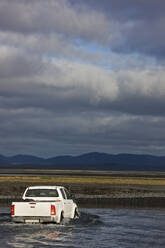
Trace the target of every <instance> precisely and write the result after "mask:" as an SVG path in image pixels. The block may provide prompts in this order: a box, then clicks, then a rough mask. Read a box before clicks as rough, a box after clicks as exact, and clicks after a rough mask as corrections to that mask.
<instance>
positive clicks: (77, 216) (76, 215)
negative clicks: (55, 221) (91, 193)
mask: <svg viewBox="0 0 165 248" xmlns="http://www.w3.org/2000/svg"><path fill="white" fill-rule="evenodd" d="M79 217H80V213H79V211H78V209H77V208H76V209H75V211H74V219H76V218H79Z"/></svg>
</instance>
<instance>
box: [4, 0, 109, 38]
mask: <svg viewBox="0 0 165 248" xmlns="http://www.w3.org/2000/svg"><path fill="white" fill-rule="evenodd" d="M0 10H1V11H0V29H1V30H5V31H7V30H10V31H14V32H22V33H27V34H28V33H30V32H39V33H53V32H55V33H61V34H63V35H67V36H68V35H69V36H70V37H77V38H80V37H85V38H86V39H89V40H90V39H93V38H96V37H98V36H99V37H105V36H106V32H104V31H105V30H106V28H107V26H108V25H109V24H108V22H107V21H106V19H105V17H104V15H103V14H102V13H100V12H97V11H95V10H93V11H91V10H90V11H89V10H88V9H84V8H79V9H75V8H74V6H71V5H70V4H69V1H67V0H56V1H44V0H39V1H28V2H27V1H25V0H24V1H18V0H15V1H14V0H13V1H12V2H11V1H1V3H0Z"/></svg>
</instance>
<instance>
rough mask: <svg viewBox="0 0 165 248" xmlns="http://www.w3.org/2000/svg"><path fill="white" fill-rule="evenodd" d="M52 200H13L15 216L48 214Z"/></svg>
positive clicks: (49, 213)
mask: <svg viewBox="0 0 165 248" xmlns="http://www.w3.org/2000/svg"><path fill="white" fill-rule="evenodd" d="M52 204H53V203H52V202H13V205H15V216H50V215H51V205H52Z"/></svg>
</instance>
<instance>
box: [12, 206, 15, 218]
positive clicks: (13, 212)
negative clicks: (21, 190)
mask: <svg viewBox="0 0 165 248" xmlns="http://www.w3.org/2000/svg"><path fill="white" fill-rule="evenodd" d="M13 215H15V205H11V216H13Z"/></svg>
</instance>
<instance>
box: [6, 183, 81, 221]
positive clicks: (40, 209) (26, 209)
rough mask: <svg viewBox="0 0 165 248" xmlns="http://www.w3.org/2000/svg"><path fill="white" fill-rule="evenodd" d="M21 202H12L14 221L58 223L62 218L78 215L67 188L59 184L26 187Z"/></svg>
mask: <svg viewBox="0 0 165 248" xmlns="http://www.w3.org/2000/svg"><path fill="white" fill-rule="evenodd" d="M22 200H23V201H21V202H12V205H11V217H12V220H13V221H14V222H24V223H28V222H30V223H44V222H46V223H47V222H55V223H60V222H61V221H62V219H63V218H71V219H73V218H75V217H76V216H78V215H79V213H78V208H77V205H76V203H75V202H74V201H73V200H72V199H71V196H70V194H69V192H68V191H67V189H65V188H64V187H61V186H33V187H28V188H27V189H26V190H25V192H24V194H23V197H22Z"/></svg>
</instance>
